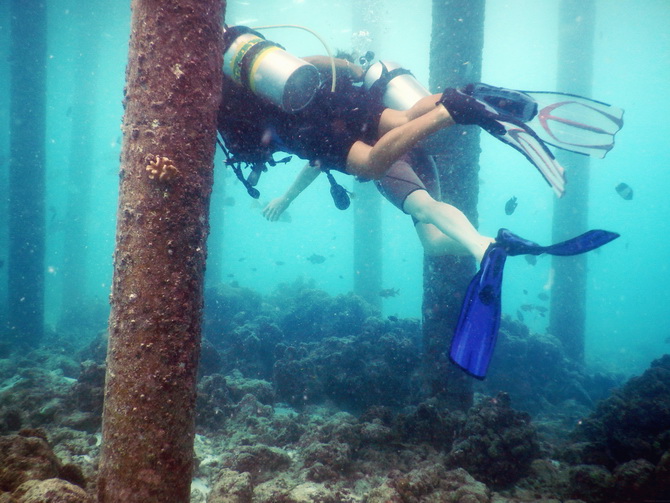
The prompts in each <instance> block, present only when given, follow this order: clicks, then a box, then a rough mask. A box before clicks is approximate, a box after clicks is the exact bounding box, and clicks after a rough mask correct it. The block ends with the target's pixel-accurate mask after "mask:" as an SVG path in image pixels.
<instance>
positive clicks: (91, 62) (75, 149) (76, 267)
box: [60, 4, 101, 325]
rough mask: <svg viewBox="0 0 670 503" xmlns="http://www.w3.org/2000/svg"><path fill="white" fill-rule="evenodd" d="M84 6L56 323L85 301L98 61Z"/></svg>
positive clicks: (91, 16) (72, 318)
mask: <svg viewBox="0 0 670 503" xmlns="http://www.w3.org/2000/svg"><path fill="white" fill-rule="evenodd" d="M85 5H86V4H81V5H77V6H76V7H75V8H76V9H77V10H76V11H75V12H74V19H76V20H77V24H78V26H79V30H78V31H77V32H76V33H77V39H78V48H79V50H78V51H77V54H76V55H75V56H74V58H75V59H74V64H73V68H72V77H73V79H74V85H73V88H74V98H73V103H72V113H71V114H70V115H71V119H72V120H71V123H72V132H71V141H70V154H69V166H68V183H67V186H66V187H65V190H66V193H67V201H66V204H67V207H66V211H65V222H64V225H65V232H64V234H65V240H64V242H63V266H62V269H61V277H62V282H63V293H62V297H61V313H60V314H61V323H62V324H65V325H67V324H68V323H79V322H80V321H81V318H79V317H78V316H77V314H76V313H81V312H82V309H81V306H82V305H83V303H84V302H86V300H87V296H86V293H87V286H88V282H87V276H88V274H87V273H88V268H89V267H90V265H89V264H88V263H87V259H88V246H89V244H90V242H89V239H88V237H89V235H88V233H87V224H88V215H89V214H90V211H91V208H90V201H91V183H92V178H93V173H94V172H95V166H96V163H95V162H94V160H93V153H94V152H93V149H94V144H95V138H94V134H95V117H96V111H97V107H96V100H95V91H96V87H97V75H96V73H95V69H96V68H97V65H98V63H99V57H100V38H101V30H100V29H97V26H96V25H97V24H98V23H96V21H97V20H98V18H97V17H96V15H97V14H99V13H98V12H97V11H94V12H91V11H90V9H89V8H88V6H86V7H84V6H85Z"/></svg>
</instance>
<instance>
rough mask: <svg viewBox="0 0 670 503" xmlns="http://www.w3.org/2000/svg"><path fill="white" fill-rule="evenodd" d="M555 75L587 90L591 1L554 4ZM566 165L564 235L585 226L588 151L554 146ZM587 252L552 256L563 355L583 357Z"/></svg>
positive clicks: (553, 319)
mask: <svg viewBox="0 0 670 503" xmlns="http://www.w3.org/2000/svg"><path fill="white" fill-rule="evenodd" d="M559 12H560V24H559V33H560V39H559V49H558V79H557V87H558V89H560V90H561V91H564V92H569V93H574V94H579V95H581V96H590V95H591V88H592V81H593V57H594V55H593V46H594V36H595V24H596V19H595V17H596V5H595V2H594V1H593V0H562V2H561V4H560V11H559ZM556 157H557V159H558V160H559V161H560V163H561V164H562V165H563V166H567V167H568V168H567V169H568V172H567V177H568V180H569V185H568V188H567V190H566V192H565V195H564V196H563V197H562V198H561V199H557V200H555V201H554V217H553V222H552V226H553V227H552V238H553V241H554V242H560V241H564V240H566V239H568V238H570V237H572V236H576V235H578V234H581V233H582V232H585V231H586V230H587V229H588V215H589V157H587V156H584V155H579V154H575V153H573V152H566V151H558V152H556ZM587 261H588V256H587V255H577V256H575V257H570V258H566V257H552V259H551V267H552V269H553V271H554V276H553V277H554V283H553V288H552V290H551V300H550V302H551V305H550V307H551V310H550V321H549V332H550V333H551V334H552V335H554V336H556V337H557V338H558V339H559V340H560V341H561V343H562V344H563V347H564V348H565V352H566V355H567V356H568V357H570V358H571V359H573V360H575V361H577V362H583V361H584V344H585V341H584V337H585V333H584V331H585V326H586V276H587V265H588V264H587Z"/></svg>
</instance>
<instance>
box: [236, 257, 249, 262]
mask: <svg viewBox="0 0 670 503" xmlns="http://www.w3.org/2000/svg"><path fill="white" fill-rule="evenodd" d="M246 259H247V257H240V258H238V259H237V260H238V261H239V262H244V261H245V260H246Z"/></svg>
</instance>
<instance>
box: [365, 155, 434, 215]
mask: <svg viewBox="0 0 670 503" xmlns="http://www.w3.org/2000/svg"><path fill="white" fill-rule="evenodd" d="M375 185H376V186H377V188H378V189H379V192H381V194H382V195H383V196H384V197H385V198H386V199H388V200H389V201H390V202H391V204H393V205H394V206H396V207H397V208H398V209H400V210H401V211H403V212H404V213H406V212H405V210H404V208H403V205H404V204H405V199H407V196H409V195H410V194H411V193H412V192H414V191H415V190H425V191H427V192H428V194H430V196H431V197H432V198H433V199H436V200H440V199H441V197H442V192H441V190H440V179H439V178H438V175H437V167H436V166H435V161H433V158H432V157H431V156H429V155H428V154H426V153H425V152H424V151H423V150H422V149H421V148H414V149H413V150H411V151H410V152H409V153H408V154H406V155H404V156H403V157H401V158H400V159H399V160H398V161H396V162H394V163H393V165H392V166H391V168H390V169H389V170H388V171H387V172H386V174H385V175H384V176H383V177H382V178H381V179H379V180H376V181H375ZM415 223H416V222H415Z"/></svg>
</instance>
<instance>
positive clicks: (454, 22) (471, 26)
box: [423, 0, 485, 409]
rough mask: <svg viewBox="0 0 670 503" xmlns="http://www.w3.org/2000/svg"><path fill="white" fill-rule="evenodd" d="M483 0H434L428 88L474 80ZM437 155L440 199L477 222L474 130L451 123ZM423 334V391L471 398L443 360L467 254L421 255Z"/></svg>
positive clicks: (470, 267) (467, 272)
mask: <svg viewBox="0 0 670 503" xmlns="http://www.w3.org/2000/svg"><path fill="white" fill-rule="evenodd" d="M484 3H485V2H484V0H471V1H469V2H462V1H460V0H434V1H433V30H432V37H431V51H430V87H431V91H433V92H441V91H443V90H444V88H445V87H456V86H462V85H464V84H466V83H468V82H477V81H478V80H479V78H480V76H481V68H482V51H483V47H484ZM438 138H439V140H440V141H442V142H443V144H442V146H441V147H442V148H441V151H442V152H443V154H442V155H438V156H436V158H435V161H436V163H437V167H438V172H439V173H440V184H441V185H442V197H443V200H444V201H446V202H448V203H450V204H453V205H454V206H456V207H457V208H460V209H461V210H462V211H463V213H465V215H467V217H468V218H469V219H470V221H471V222H472V223H473V224H474V225H475V226H476V225H477V218H478V213H477V201H478V198H479V181H478V175H479V151H480V149H479V128H474V127H468V128H461V127H454V128H450V129H449V130H446V131H444V133H443V134H441V135H439V137H438ZM423 271H424V273H423V337H424V346H425V351H426V359H425V362H426V371H427V384H428V387H429V392H430V393H431V394H432V395H434V396H437V397H441V398H443V399H444V400H445V401H446V402H447V404H448V405H449V406H450V407H453V408H461V409H465V408H467V407H469V406H470V405H471V402H472V387H471V384H470V379H469V378H468V377H467V376H466V375H465V374H464V373H463V372H462V371H460V370H459V369H457V368H456V367H455V366H454V365H451V364H450V363H449V361H448V360H447V352H448V350H449V344H450V343H451V338H452V336H453V333H454V328H455V327H456V322H457V320H458V314H459V312H460V309H461V304H462V303H463V294H464V293H465V290H466V288H467V285H468V282H469V281H470V279H471V278H472V275H473V274H474V273H475V263H474V260H473V259H472V258H470V257H468V258H463V257H453V256H445V257H428V256H427V257H425V259H424V269H423Z"/></svg>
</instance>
